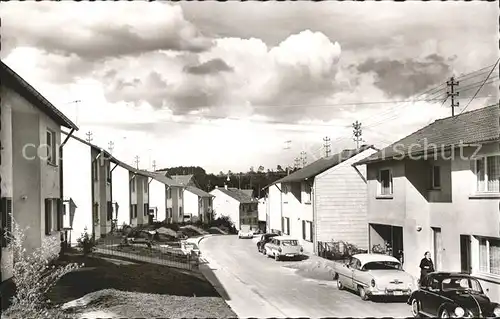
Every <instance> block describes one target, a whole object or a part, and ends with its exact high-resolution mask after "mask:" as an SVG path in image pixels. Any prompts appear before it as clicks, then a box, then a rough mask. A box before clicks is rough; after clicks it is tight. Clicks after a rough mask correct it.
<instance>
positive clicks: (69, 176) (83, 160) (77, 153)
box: [61, 135, 92, 244]
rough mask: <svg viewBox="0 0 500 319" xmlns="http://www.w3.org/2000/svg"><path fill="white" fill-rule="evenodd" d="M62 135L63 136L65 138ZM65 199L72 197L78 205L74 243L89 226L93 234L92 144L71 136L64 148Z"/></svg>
mask: <svg viewBox="0 0 500 319" xmlns="http://www.w3.org/2000/svg"><path fill="white" fill-rule="evenodd" d="M65 137H66V135H62V136H61V138H63V139H64V138H65ZM63 156H64V159H63V167H64V173H63V174H64V176H63V186H64V189H63V192H64V199H70V198H72V199H73V201H74V202H75V205H76V206H77V208H76V211H75V217H74V220H73V231H72V234H71V241H72V243H75V244H76V242H77V239H78V238H79V237H80V236H81V235H82V234H83V232H84V229H85V228H87V232H88V234H92V170H91V165H90V163H91V161H92V158H91V151H90V146H88V145H86V144H83V143H81V142H79V141H77V140H75V139H73V138H69V139H68V141H67V142H66V144H65V145H64V148H63Z"/></svg>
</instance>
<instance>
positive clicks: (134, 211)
mask: <svg viewBox="0 0 500 319" xmlns="http://www.w3.org/2000/svg"><path fill="white" fill-rule="evenodd" d="M134 218H137V204H131V205H130V219H134Z"/></svg>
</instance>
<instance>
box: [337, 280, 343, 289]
mask: <svg viewBox="0 0 500 319" xmlns="http://www.w3.org/2000/svg"><path fill="white" fill-rule="evenodd" d="M337 288H339V290H344V285H343V284H342V282H341V281H340V278H337Z"/></svg>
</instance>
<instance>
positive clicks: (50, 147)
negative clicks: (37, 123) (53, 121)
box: [46, 130, 57, 165]
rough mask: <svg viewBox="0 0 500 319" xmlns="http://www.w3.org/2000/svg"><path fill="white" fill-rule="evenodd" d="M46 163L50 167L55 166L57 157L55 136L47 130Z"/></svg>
mask: <svg viewBox="0 0 500 319" xmlns="http://www.w3.org/2000/svg"><path fill="white" fill-rule="evenodd" d="M46 144H47V162H48V163H49V164H52V165H56V156H57V149H56V134H55V133H54V132H53V131H51V130H47V142H46Z"/></svg>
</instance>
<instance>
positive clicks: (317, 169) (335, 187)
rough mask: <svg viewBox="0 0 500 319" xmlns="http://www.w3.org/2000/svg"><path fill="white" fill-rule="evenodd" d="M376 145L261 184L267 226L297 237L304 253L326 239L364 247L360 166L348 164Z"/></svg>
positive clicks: (363, 183) (364, 198) (314, 250)
mask: <svg viewBox="0 0 500 319" xmlns="http://www.w3.org/2000/svg"><path fill="white" fill-rule="evenodd" d="M376 151H377V150H376V149H375V148H374V147H373V146H362V147H360V148H359V149H355V150H344V151H342V152H340V153H338V154H335V155H332V156H329V157H325V158H321V159H319V160H317V161H315V162H313V163H311V164H309V165H307V166H305V167H304V168H302V169H300V170H298V171H296V172H294V173H292V174H290V175H288V176H286V177H284V178H282V179H280V180H278V181H276V182H274V183H272V184H271V185H270V186H267V187H269V192H268V198H267V201H268V203H267V208H268V215H269V216H268V221H269V225H268V230H269V231H275V232H276V231H279V232H281V233H283V234H284V235H289V236H291V237H294V238H296V239H298V240H299V241H300V243H301V245H302V246H303V247H304V251H306V252H309V253H317V251H318V245H322V243H324V242H331V241H332V240H335V241H337V240H342V241H346V242H348V243H351V244H355V245H356V246H358V247H359V248H361V249H367V248H368V232H367V208H366V207H367V195H366V194H367V187H366V167H365V166H359V167H354V166H353V164H354V163H355V162H356V161H359V160H360V159H362V158H365V157H367V156H369V155H371V154H373V153H374V152H376Z"/></svg>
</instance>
